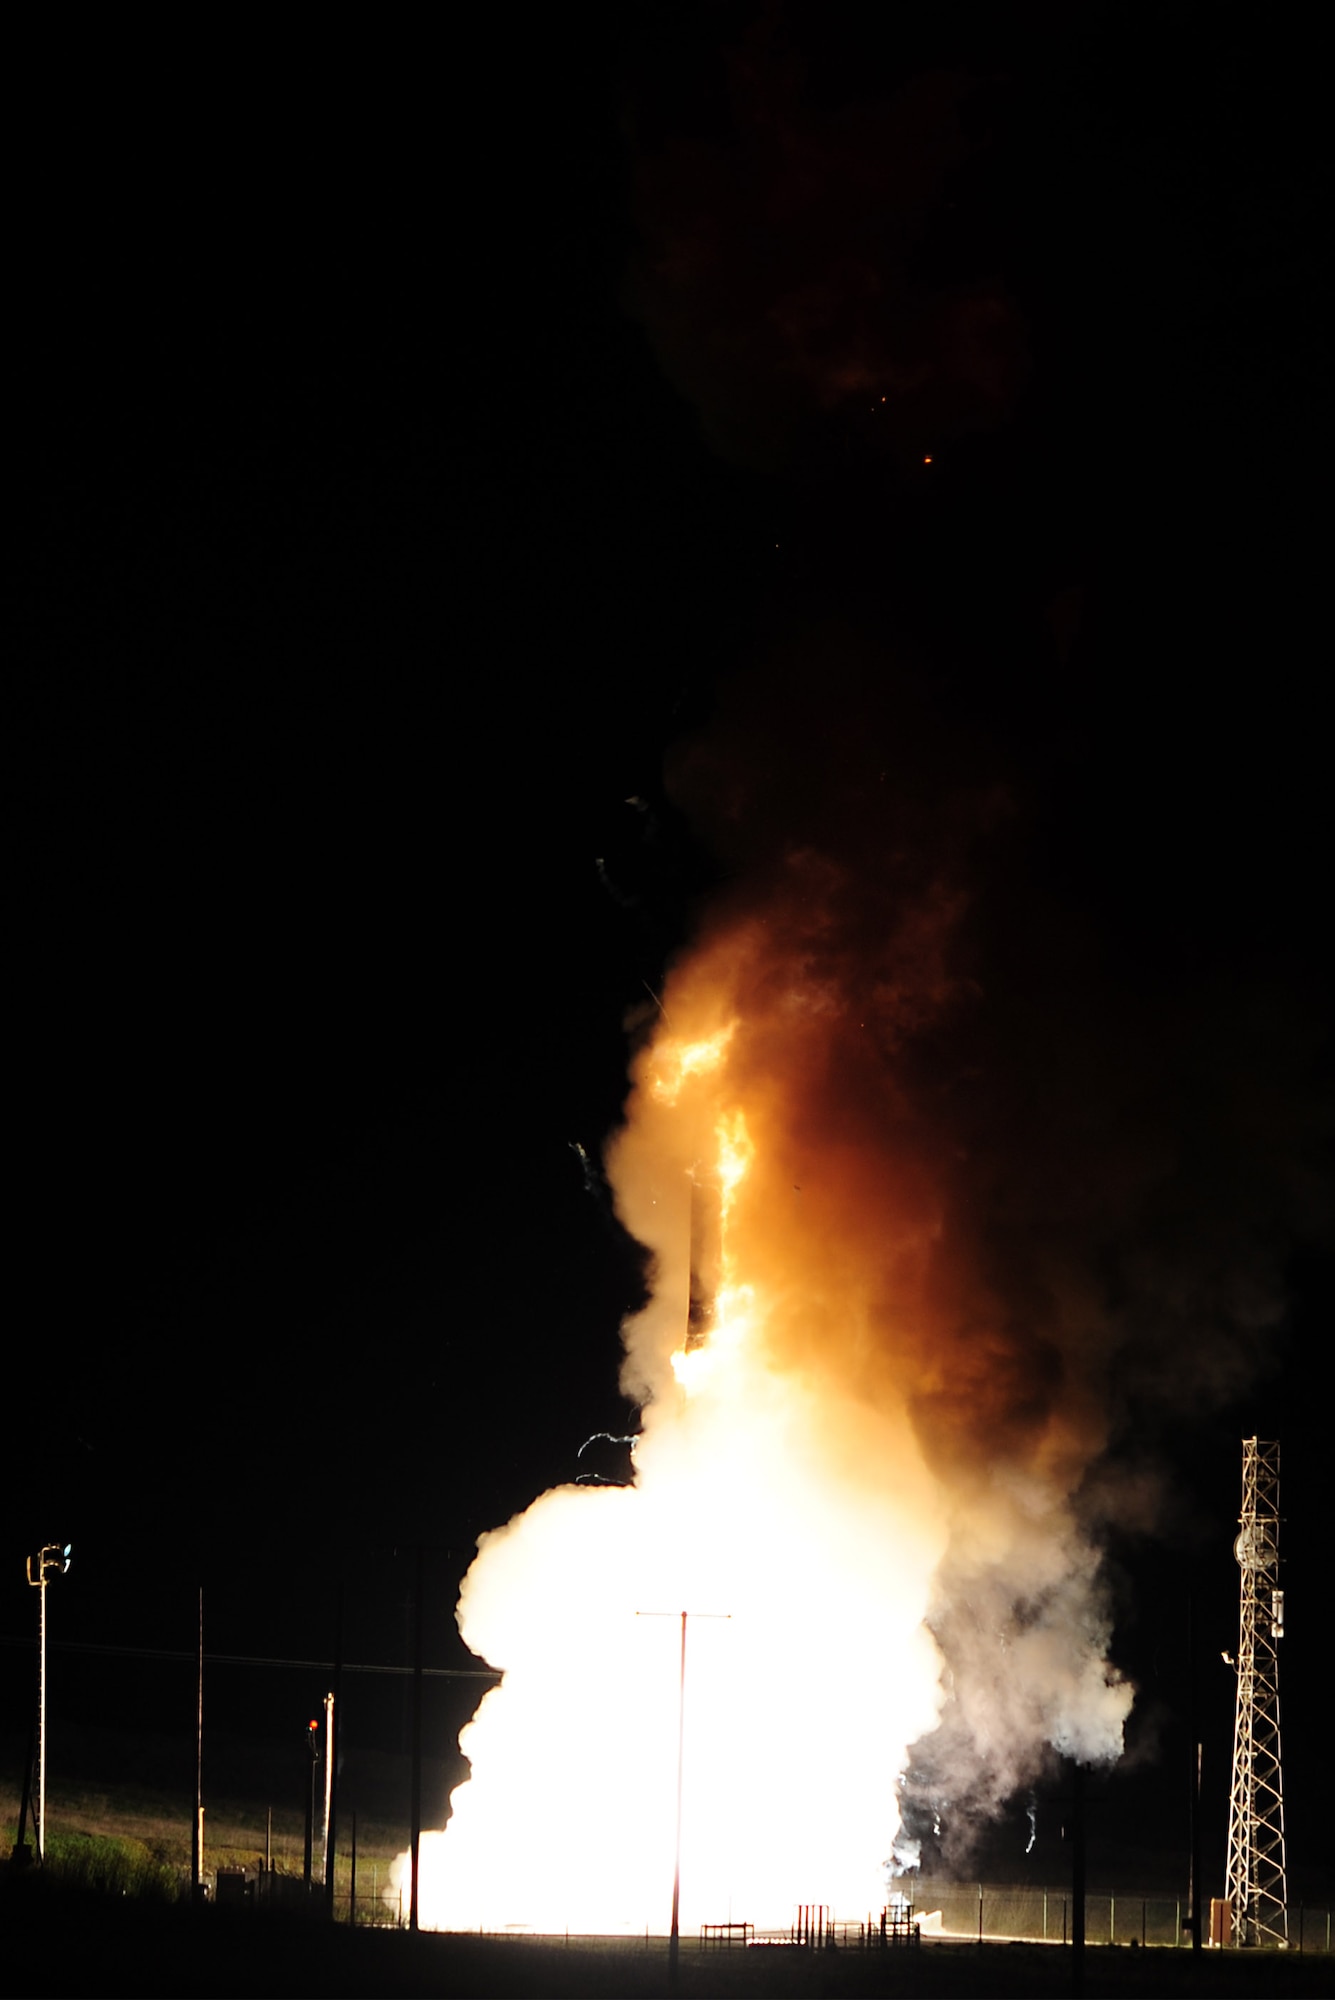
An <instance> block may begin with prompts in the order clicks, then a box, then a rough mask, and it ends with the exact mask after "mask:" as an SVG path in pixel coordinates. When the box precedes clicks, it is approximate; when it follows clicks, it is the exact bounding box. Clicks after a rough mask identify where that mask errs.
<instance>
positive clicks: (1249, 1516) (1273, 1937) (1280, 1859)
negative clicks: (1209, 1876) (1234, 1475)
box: [1225, 1438, 1289, 1947]
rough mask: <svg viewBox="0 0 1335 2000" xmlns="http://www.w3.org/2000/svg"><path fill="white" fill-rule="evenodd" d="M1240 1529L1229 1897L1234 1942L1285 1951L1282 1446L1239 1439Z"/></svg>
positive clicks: (1227, 1892) (1237, 1548) (1287, 1922)
mask: <svg viewBox="0 0 1335 2000" xmlns="http://www.w3.org/2000/svg"><path fill="white" fill-rule="evenodd" d="M1239 1520H1240V1522H1241V1532H1240V1533H1239V1535H1238V1539H1237V1540H1236V1542H1235V1543H1234V1544H1233V1553H1234V1555H1235V1556H1236V1557H1237V1560H1238V1568H1239V1570H1240V1571H1241V1573H1242V1586H1241V1593H1242V1609H1241V1613H1240V1617H1239V1623H1238V1658H1237V1669H1238V1706H1237V1719H1236V1721H1235V1723H1234V1727H1233V1788H1232V1792H1231V1794H1230V1799H1229V1816H1228V1879H1227V1883H1226V1887H1225V1893H1226V1895H1227V1898H1228V1906H1229V1911H1230V1915H1231V1919H1232V1932H1233V1942H1234V1943H1235V1944H1240V1945H1279V1946H1281V1947H1282V1946H1284V1945H1287V1943H1288V1941H1289V1919H1288V1910H1287V1907H1286V1905H1287V1897H1286V1893H1285V1886H1284V1791H1283V1784H1282V1781H1281V1773H1280V1762H1279V1653H1278V1646H1279V1641H1280V1640H1281V1639H1282V1638H1283V1637H1284V1592H1283V1591H1282V1590H1281V1589H1280V1587H1279V1445H1278V1443H1274V1442H1271V1443H1267V1442H1265V1441H1264V1440H1262V1439H1257V1438H1244V1439H1243V1441H1242V1513H1241V1515H1240V1516H1239Z"/></svg>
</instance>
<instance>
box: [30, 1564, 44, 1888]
mask: <svg viewBox="0 0 1335 2000" xmlns="http://www.w3.org/2000/svg"><path fill="white" fill-rule="evenodd" d="M39 1562H40V1558H39ZM28 1581H29V1583H31V1582H32V1573H31V1571H29V1574H28ZM33 1830H34V1832H35V1834H36V1836H37V1838H36V1843H35V1845H36V1848H37V1864H38V1866H39V1867H40V1866H41V1864H42V1862H43V1861H44V1860H45V1858H46V1571H45V1569H39V1572H38V1577H37V1821H36V1825H35V1827H34V1829H33Z"/></svg>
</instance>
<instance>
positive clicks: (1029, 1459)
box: [420, 857, 1129, 1932]
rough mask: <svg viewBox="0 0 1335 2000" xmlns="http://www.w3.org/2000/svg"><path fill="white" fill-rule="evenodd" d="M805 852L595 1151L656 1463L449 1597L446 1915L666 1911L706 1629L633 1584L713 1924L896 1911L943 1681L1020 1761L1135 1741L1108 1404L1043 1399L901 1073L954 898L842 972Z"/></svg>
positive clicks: (516, 1536)
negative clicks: (1125, 1666) (1117, 1581)
mask: <svg viewBox="0 0 1335 2000" xmlns="http://www.w3.org/2000/svg"><path fill="white" fill-rule="evenodd" d="M801 859H802V861H803V865H804V866H809V864H810V857H801ZM797 877H798V879H797V884H796V886H797V889H798V891H799V893H797V894H794V893H793V879H792V877H791V875H790V876H789V877H786V878H784V879H781V880H779V881H778V882H777V884H775V885H773V887H772V892H771V897H770V902H769V905H768V907H767V908H763V909H762V911H761V916H760V920H756V919H755V918H754V917H753V918H752V919H751V920H750V921H748V922H746V923H739V922H737V921H735V920H732V921H729V920H726V919H721V920H719V922H718V923H717V925H716V927H715V929H714V931H713V933H712V934H711V935H709V936H707V937H706V939H705V940H704V942H703V943H702V944H701V946H700V947H699V948H698V949H697V950H696V952H695V953H694V955H693V956H691V957H690V958H688V959H687V960H686V961H685V962H684V963H683V964H682V965H680V966H679V967H678V969H677V971H676V973H675V974H674V976H673V979H672V980H671V982H670V983H669V986H668V989H667V993H666V996H665V1008H664V1018H663V1022H662V1023H661V1024H660V1031H659V1033H658V1035H657V1037H656V1038H655V1039H654V1040H653V1042H652V1043H651V1044H650V1046H649V1047H647V1048H646V1049H645V1050H644V1051H643V1052H642V1053H641V1054H640V1056H639V1058H638V1060H637V1062H636V1064H635V1068H634V1072H633V1089H632V1093H631V1097H630V1100H629V1104H628V1111H627V1119H626V1124H625V1126H624V1128H623V1130H622V1131H621V1133H620V1134H619V1135H618V1137H617V1138H616V1140H615V1142H614V1144H613V1145H612V1147H611V1149H610V1154H609V1160H608V1168H609V1174H610V1178H611V1181H612V1184H613V1186H614V1188H615V1190H616V1195H617V1203H618V1209H619V1212H620V1214H621V1217H622V1219H623V1221H624V1222H625V1224H626V1226H627V1228H629V1229H630V1230H631V1232H632V1233H633V1234H634V1235H635V1236H637V1237H638V1238H639V1239H640V1240H641V1241H643V1242H644V1243H646V1244H648V1245H649V1246H650V1248H651V1249H652V1250H653V1252H654V1254H655V1259H656V1265H655V1289H654V1297H653V1299H652V1302H651V1303H650V1305H649V1306H648V1307H647V1309H646V1310H645V1311H644V1312H643V1313H642V1314H641V1315H639V1316H638V1318H637V1319H635V1320H634V1321H633V1322H631V1323H630V1324H629V1325H628V1327H627V1328H626V1333H625V1338H626V1347H627V1361H626V1367H625V1371H624V1386H625V1388H626V1391H627V1393H628V1394H629V1395H630V1396H631V1397H632V1398H633V1399H634V1400H635V1401H636V1402H637V1403H640V1404H641V1405H642V1407H643V1410H644V1430H643V1435H642V1437H641V1438H640V1440H639V1443H638V1446H637V1450H636V1471H637V1483H636V1485H635V1486H634V1487H631V1488H618V1487H593V1486H590V1487H575V1486H568V1487H562V1488H559V1489H557V1490H556V1491H554V1492H551V1493H548V1494H545V1495H544V1496H543V1497H542V1498H541V1499H539V1500H537V1501H536V1502H535V1503H534V1505H533V1506H532V1507H530V1508H529V1509H528V1511H527V1512H526V1513H525V1514H523V1515H522V1516H520V1517H518V1518H517V1519H516V1520H514V1521H512V1522H511V1523H510V1524H509V1525H508V1526H507V1527H505V1528H502V1529H499V1530H497V1531H496V1532H494V1533H491V1534H488V1535H484V1536H483V1537H482V1539H481V1542H480V1544H479V1552H478V1556H477V1559H476V1561H475V1562H474V1564H473V1566H472V1568H471V1569H470V1570H469V1572H468V1575H467V1577H466V1578H465V1580H464V1584H463V1588H462V1592H461V1597H460V1605H459V1614H458V1615H459V1624H460V1629H461V1630H462V1632H463V1635H464V1637H465V1639H466V1640H467V1642H468V1644H469V1645H470V1646H471V1647H472V1648H473V1649H474V1650H475V1651H476V1652H477V1653H479V1654H481V1655H482V1656H483V1657H484V1658H485V1659H486V1660H488V1661H489V1662H490V1663H491V1664H492V1665H494V1666H497V1667H500V1668H502V1669H503V1670H504V1675H505V1678H504V1682H503V1684H502V1685H501V1686H500V1687H499V1688H497V1689H495V1690H494V1691H493V1692H491V1693H490V1694H488V1695H487V1696H486V1698H485V1699H484V1701H483V1703H482V1705H481V1708H480V1709H479V1711H478V1714H477V1717H476V1719H475V1720H474V1722H473V1723H472V1724H471V1725H470V1726H469V1728H468V1729H467V1730H466V1731H465V1732H464V1735H463V1738H462V1744H463V1748H464V1750H465V1752H466V1753H467V1755H468V1757H469V1759H470V1760H471V1763H472V1778H471V1780H470V1782H469V1783H467V1784H465V1785H463V1786H461V1787H460V1788H459V1789H458V1790H457V1791H456V1792H455V1794H454V1798H453V1802H452V1803H453V1816H452V1819H451V1822H450V1826H449V1828H448V1831H447V1832H446V1833H444V1834H435V1835H431V1836H429V1837H428V1838H427V1839H426V1840H425V1841H424V1844H423V1850H422V1854H423V1861H422V1884H421V1897H420V1907H421V1915H422V1921H423V1923H424V1924H427V1925H432V1926H437V1927H442V1928H456V1927H457V1928H466V1927H469V1926H473V1927H476V1926H479V1925H481V1926H485V1927H487V1928H489V1929H496V1928H502V1927H505V1926H508V1925H525V1926H530V1927H533V1928H536V1929H541V1930H563V1929H565V1928H566V1927H567V1926H568V1927H569V1928H570V1929H572V1930H581V1931H614V1930H619V1929H635V1930H643V1929H644V1928H645V1927H646V1926H648V1927H649V1928H651V1929H652V1930H655V1931H659V1932H661V1931H663V1930H665V1929H666V1926H667V1919H668V1912H669V1904H670V1896H671V1886H672V1861H673V1852H672V1850H673V1839H674V1830H675V1812H676V1752H677V1723H678V1709H677V1698H678V1697H677V1685H678V1681H677V1676H678V1659H679V1652H678V1648H679V1625H678V1623H677V1620H676V1619H675V1618H673V1617H666V1618H665V1617H662V1616H656V1617H646V1616H641V1615H637V1614H642V1613H659V1614H661V1613H677V1612H680V1611H681V1610H686V1611H688V1612H692V1613H694V1614H697V1615H696V1616H695V1617H693V1618H692V1620H691V1623H690V1627H689V1647H688V1672H687V1690H686V1709H685V1787H684V1799H685V1805H684V1824H683V1844H682V1911H681V1917H682V1924H683V1927H684V1928H685V1929H687V1930H688V1931H689V1930H690V1929H692V1928H694V1927H695V1926H698V1925H699V1924H700V1923H703V1922H716V1921H725V1920H727V1919H729V1918H730V1917H731V1918H734V1919H736V1918H745V1919H749V1920H750V1921H752V1922H755V1923H759V1924H762V1925H763V1924H767V1923H783V1924H786V1923H787V1922H788V1921H789V1919H790V1918H791V1915H792V1911H793V1908H794V1906H795V1905H796V1904H798V1903H799V1902H807V1903H812V1902H814V1903H825V1904H827V1905H829V1906H831V1907H832V1909H833V1910H834V1911H835V1912H836V1913H838V1914H840V1915H843V1916H846V1917H848V1918H857V1917H862V1916H866V1915H867V1913H868V1912H871V1911H879V1910H880V1908H881V1906H882V1905H883V1904H884V1902H885V1900H886V1896H887V1891H888V1880H889V1876H888V1869H889V1857H890V1855H891V1851H892V1847H893V1845H894V1842H895V1838H896V1834H897V1832H898V1830H899V1824H900V1815H899V1806H898V1802H897V1785H898V1783H899V1780H900V1777H901V1774H902V1773H903V1771H904V1770H905V1767H906V1764H907V1762H908V1757H909V1750H910V1746H911V1745H912V1744H913V1743H914V1742H915V1741H916V1740H917V1739H918V1738H919V1737H921V1736H923V1735H924V1734H925V1733H926V1732H929V1731H931V1730H932V1729H933V1728H934V1726H935V1724H936V1722H937V1719H938V1716H939V1714H940V1713H941V1711H942V1708H943V1704H944V1703H945V1702H946V1693H945V1692H944V1683H945V1681H946V1679H947V1678H948V1679H949V1682H950V1686H951V1690H952V1692H951V1703H952V1707H953V1709H954V1711H955V1712H956V1726H957V1733H959V1730H960V1729H961V1728H962V1730H963V1734H964V1736H965V1737H966V1738H967V1739H968V1740H969V1742H970V1744H971V1746H972V1748H971V1753H970V1754H971V1756H973V1757H974V1759H975V1762H984V1761H986V1760H987V1759H989V1758H990V1760H991V1763H990V1765H989V1769H992V1770H994V1771H996V1772H999V1773H1001V1774H1003V1777H1004V1778H1006V1779H1009V1778H1013V1777H1015V1776H1016V1774H1023V1773H1025V1772H1032V1770H1033V1769H1034V1768H1035V1767H1036V1765H1037V1763H1038V1762H1039V1761H1040V1760H1041V1757H1042V1755H1043V1754H1044V1745H1045V1744H1047V1743H1056V1744H1059V1745H1061V1746H1062V1747H1064V1748H1073V1749H1076V1750H1078V1751H1079V1752H1080V1753H1081V1754H1083V1755H1086V1756H1109V1755H1113V1754H1115V1753H1116V1751H1117V1749H1118V1747H1119V1745H1120V1731H1121V1723H1122V1720H1123V1717H1124V1715H1125V1713H1126V1710H1127V1707H1128V1705H1129V1693H1128V1691H1127V1690H1126V1689H1125V1688H1124V1687H1121V1686H1119V1685H1118V1684H1117V1683H1116V1682H1115V1680H1114V1679H1113V1678H1112V1677H1111V1676H1110V1675H1109V1674H1108V1672H1107V1671H1106V1669H1105V1667H1104V1664H1103V1645H1104V1636H1105V1635H1104V1632H1103V1629H1102V1625H1101V1621H1100V1617H1099V1613H1098V1602H1097V1597H1096V1596H1095V1595H1094V1594H1093V1592H1092V1584H1091V1576H1092V1571H1093V1563H1092V1560H1091V1557H1090V1552H1089V1550H1088V1549H1087V1547H1086V1546H1085V1544H1084V1542H1083V1540H1082V1538H1081V1536H1080V1534H1079V1533H1078V1531H1077V1529H1076V1526H1075V1524H1074V1521H1073V1518H1072V1515H1071V1511H1070V1504H1069V1499H1070V1494H1071V1492H1072V1489H1073V1487H1074V1484H1075V1481H1076V1479H1077V1478H1078V1476H1079V1472H1080V1470H1081V1469H1082V1467H1083V1465H1084V1464H1085V1463H1086V1462H1087V1461H1088V1458H1089V1456H1090V1454H1091V1452H1092V1451H1093V1450H1095V1449H1096V1448H1097V1445H1098V1442H1099V1439H1098V1435H1097V1427H1096V1426H1094V1425H1092V1424H1090V1423H1088V1422H1087V1421H1085V1420H1083V1419H1081V1418H1080V1417H1079V1416H1078V1415H1075V1416H1073V1415H1072V1414H1071V1411H1070V1410H1068V1409H1065V1408H1064V1407H1063V1405H1062V1403H1061V1402H1060V1400H1059V1399H1057V1398H1055V1397H1052V1396H1049V1397H1047V1398H1046V1400H1045V1399H1044V1398H1043V1397H1042V1395H1040V1394H1039V1393H1038V1391H1037V1390H1036V1389H1034V1388H1032V1387H1031V1388H1030V1389H1029V1390H1028V1391H1027V1392H1026V1393H1027V1396H1028V1400H1027V1401H1025V1400H1024V1397H1023V1396H1018V1395H1017V1386H1016V1371H1017V1368H1019V1367H1021V1366H1022V1363H1023V1357H1022V1356H1021V1355H1018V1353H1017V1349H1016V1344H1015V1342H1014V1340H1013V1339H1012V1338H1011V1337H1010V1335H1009V1334H1008V1332H1007V1330H1006V1328H1007V1322H1006V1320H1005V1316H1004V1314H1003V1313H1002V1310H1001V1308H1000V1306H999V1304H998V1302H997V1300H996V1299H995V1298H992V1297H991V1296H990V1294H989V1292H988V1289H987V1286H986V1284H985V1283H984V1281H983V1279H982V1278H981V1277H980V1276H979V1274H978V1271H977V1269H976V1268H975V1262H976V1260H974V1259H973V1258H972V1257H971V1255H970V1253H969V1250H968V1248H967V1246H966V1245H965V1244H964V1243H963V1241H962V1239H961V1237H960V1235H959V1231H958V1228H957V1224H956V1219H955V1217H954V1215H953V1213H952V1197H951V1156H950V1148H949V1146H948V1145H947V1144H946V1143H945V1142H944V1141H942V1140H940V1139H937V1138H935V1137H934V1136H933V1135H932V1134H930V1133H929V1132H928V1131H927V1130H926V1128H925V1127H924V1124H923V1122H922V1120H921V1118H920V1117H919V1116H918V1115H917V1114H916V1112H915V1109H914V1106H913V1104H912V1102H911V1100H910V1098H909V1097H908V1095H907V1094H906V1092H905V1088H904V1085H903V1080H902V1076H901V1074H900V1069H899V1056H900V1053H901V1052H902V1050H903V1049H904V1048H905V1046H906V1045H907V1043H908V1042H909V1040H910V1039H911V1037H912V1036H913V1035H914V1034H915V1033H916V1032H918V1031H919V1030H921V1029H923V1028H925V1027H926V1026H928V1025H929V1024H930V1023H932V1022H933V1021H934V1020H936V1019H937V1018H938V1017H940V1016H941V1015H942V1014H943V1013H945V1012H947V1011H948V1010H949V1008H950V1007H951V1005H952V1004H953V1002H954V998H955V988H954V985H953V983H952V981H951V979H950V978H949V976H948V973H947V970H946V964H945V952H946V941H947V939H948V937H949V932H950V921H951V910H952V909H953V907H954V905H952V904H951V903H950V901H949V899H946V898H943V897H941V896H940V895H935V896H933V897H931V898H929V899H927V900H926V901H925V902H922V903H920V904H919V906H917V907H913V908H906V909H905V910H904V911H903V912H902V913H901V917H900V920H899V922H898V924H897V926H895V927H891V928H889V929H887V931H886V933H885V935H884V937H883V938H882V940H881V942H880V944H879V945H878V946H877V948H876V949H875V950H873V951H871V952H870V953H869V954H867V955H866V956H864V957H860V958H859V959H858V960H857V962H856V965H855V966H854V967H853V969H852V971H850V967H849V963H848V962H847V961H846V960H841V958H840V954H839V952H838V950H837V949H836V948H835V947H836V945H837V926H832V923H831V919H830V914H829V911H830V903H831V898H830V896H829V894H825V895H822V896H820V897H816V898H813V897H811V896H810V895H809V894H805V893H802V890H803V881H802V877H801V870H800V869H799V870H798V871H797ZM831 886H832V880H831V878H830V877H829V876H828V874H827V876H826V877H825V878H824V880H823V881H822V884H821V887H822V889H824V890H826V891H828V890H829V889H830V888H831ZM834 886H835V887H836V888H837V885H834ZM668 1020H670V1021H671V1022H672V1024H673V1025H672V1028H671V1030H670V1031H669V1029H668V1027H667V1025H666V1023H667V1021H668ZM693 1203H694V1214H693ZM693 1236H694V1238H695V1247H694V1249H693ZM703 1272H707V1273H708V1277H707V1279H706V1278H705V1277H702V1273H703ZM706 1289H707V1290H708V1291H709V1293H710V1296H709V1298H708V1299H705V1298H703V1297H702V1296H701V1294H702V1292H703V1290H706ZM1021 1405H1022V1406H1023V1408H1022V1410H1021ZM1017 1410H1021V1414H1020V1415H1017ZM706 1613H708V1614H713V1615H711V1616H708V1617H706V1616H704V1615H702V1614H706ZM723 1614H726V1616H724V1615H723ZM929 1616H930V1617H931V1618H932V1619H933V1621H934V1623H935V1624H936V1625H937V1629H939V1630H942V1631H943V1632H946V1631H949V1632H950V1633H952V1634H953V1635H954V1637H953V1638H952V1639H951V1640H950V1642H949V1643H950V1651H949V1656H948V1660H946V1661H943V1655H942V1651H941V1649H940V1648H939V1646H938V1643H937V1640H936V1639H935V1638H934V1637H933V1636H932V1633H931V1631H930V1630H929V1628H928V1622H927V1621H928V1619H929ZM942 1621H944V1623H942ZM961 1634H964V1636H963V1637H961V1636H960V1635H961ZM970 1635H972V1636H970ZM947 1665H948V1667H949V1675H948V1676H947V1675H946V1674H945V1672H944V1668H945V1667H946V1666H947ZM961 1718H962V1721H961ZM1001 1781H1002V1780H1001V1779H998V1780H997V1782H998V1783H1000V1782H1001Z"/></svg>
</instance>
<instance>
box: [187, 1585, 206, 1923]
mask: <svg viewBox="0 0 1335 2000" xmlns="http://www.w3.org/2000/svg"><path fill="white" fill-rule="evenodd" d="M198 1639H199V1648H198V1659H197V1663H196V1677H195V1821H194V1825H193V1827H192V1828H191V1832H190V1887H191V1894H192V1895H193V1897H194V1900H195V1902H197V1903H202V1902H203V1900H204V1586H203V1584H201V1585H200V1586H199V1633H198Z"/></svg>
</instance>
